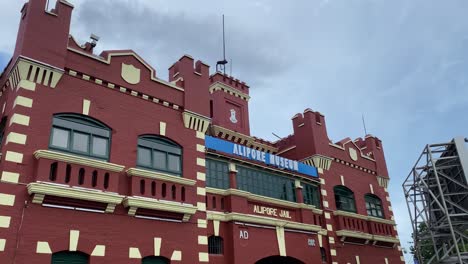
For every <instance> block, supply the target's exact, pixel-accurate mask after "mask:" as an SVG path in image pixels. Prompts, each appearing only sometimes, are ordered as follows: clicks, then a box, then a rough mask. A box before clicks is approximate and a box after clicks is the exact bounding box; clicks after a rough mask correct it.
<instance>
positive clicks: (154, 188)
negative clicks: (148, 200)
mask: <svg viewBox="0 0 468 264" xmlns="http://www.w3.org/2000/svg"><path fill="white" fill-rule="evenodd" d="M151 195H153V196H156V182H154V181H153V182H152V183H151Z"/></svg>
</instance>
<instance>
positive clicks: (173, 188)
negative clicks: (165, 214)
mask: <svg viewBox="0 0 468 264" xmlns="http://www.w3.org/2000/svg"><path fill="white" fill-rule="evenodd" d="M171 193H172V200H175V199H176V187H175V185H172V188H171Z"/></svg>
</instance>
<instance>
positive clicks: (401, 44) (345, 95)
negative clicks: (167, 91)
mask: <svg viewBox="0 0 468 264" xmlns="http://www.w3.org/2000/svg"><path fill="white" fill-rule="evenodd" d="M70 1H71V2H72V3H73V4H74V5H75V7H76V8H75V13H74V17H73V22H72V34H73V35H74V36H75V37H76V38H77V39H78V40H80V41H86V40H87V39H88V37H89V34H90V33H95V34H97V35H99V36H100V37H101V40H100V41H99V44H98V45H99V46H98V48H99V49H129V48H130V49H134V50H135V51H137V52H138V53H139V54H140V55H141V56H142V57H144V58H145V59H146V60H147V61H149V62H150V63H151V64H152V65H153V67H154V68H156V70H157V72H158V76H159V77H162V78H164V79H166V78H167V68H168V67H169V66H170V65H171V64H172V63H173V62H175V61H176V60H177V59H178V58H179V57H180V56H181V55H183V54H190V55H192V56H193V57H194V58H196V59H201V60H203V61H205V62H208V63H209V64H211V65H212V66H213V67H212V70H214V66H215V62H216V61H217V60H219V59H221V54H222V53H221V52H222V49H221V47H222V46H221V14H225V16H226V32H227V47H226V50H227V57H228V59H232V61H233V63H232V74H233V75H234V76H236V77H237V78H239V79H241V80H243V81H245V82H247V83H248V84H249V85H250V86H251V89H250V92H251V95H252V100H251V101H250V115H251V116H250V117H251V121H252V122H251V124H252V125H251V129H252V134H254V135H255V136H259V137H263V138H266V139H270V140H275V138H274V137H273V136H272V132H274V133H276V134H278V135H281V136H286V135H288V134H290V133H291V132H292V129H291V117H292V116H293V115H294V114H295V113H297V112H302V111H303V110H304V109H305V108H308V107H310V108H312V109H313V110H318V111H320V112H322V113H324V114H325V116H326V118H327V127H328V133H329V136H330V138H331V139H332V140H333V141H339V140H340V139H342V138H345V137H351V138H356V137H362V136H363V135H364V131H363V125H362V120H361V117H362V115H364V116H365V121H366V126H367V130H368V132H369V133H371V134H374V135H376V136H378V137H380V138H381V139H382V140H383V144H384V148H385V151H386V158H387V162H388V165H389V170H390V176H391V178H392V180H391V187H390V194H391V198H392V201H393V208H394V211H395V215H396V220H397V223H398V230H399V233H400V237H401V239H402V244H403V246H404V247H406V248H408V247H409V244H408V241H409V240H410V237H409V235H410V233H411V227H410V223H409V220H408V216H407V209H406V204H405V202H404V198H403V195H402V188H401V184H402V182H403V180H404V178H405V177H406V176H407V175H408V173H409V170H410V169H411V167H412V165H413V163H414V162H415V160H416V158H417V157H418V155H419V154H420V152H421V151H422V148H423V147H424V145H425V144H427V143H437V142H446V141H449V140H450V139H451V138H453V137H454V136H457V135H462V136H468V133H467V128H468V125H467V124H468V115H467V114H466V113H468V79H467V78H468V72H467V71H468V19H466V14H467V13H468V1H465V0H445V1H438V0H411V1H408V0H313V1H311V0H296V1H281V0H268V1H266V0H249V1H247V0H242V1H222V0H206V1H192V0H172V1H167V0H166V1H163V0H146V1H145V0H112V1H111V0H100V1H93V0H70ZM23 2H25V1H24V0H22V1H20V0H15V1H6V0H2V8H1V11H0V25H2V26H1V29H2V38H1V39H0V68H2V69H3V66H4V65H5V64H6V62H7V61H8V60H9V58H10V56H11V53H12V51H13V45H14V43H15V38H16V30H17V26H18V21H19V11H20V8H21V5H22V3H23ZM97 2H99V5H98V4H97ZM228 71H230V69H229V68H228ZM278 109H281V111H277V110H278ZM407 260H410V257H409V256H407Z"/></svg>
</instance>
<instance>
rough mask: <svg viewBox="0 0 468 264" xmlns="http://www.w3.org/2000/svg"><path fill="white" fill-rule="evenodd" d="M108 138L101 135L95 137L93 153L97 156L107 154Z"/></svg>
mask: <svg viewBox="0 0 468 264" xmlns="http://www.w3.org/2000/svg"><path fill="white" fill-rule="evenodd" d="M108 142H109V141H108V140H107V139H105V138H101V137H93V154H94V155H97V156H106V155H107V148H108Z"/></svg>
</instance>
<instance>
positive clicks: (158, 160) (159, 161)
mask: <svg viewBox="0 0 468 264" xmlns="http://www.w3.org/2000/svg"><path fill="white" fill-rule="evenodd" d="M153 166H154V168H156V169H160V170H166V153H164V152H161V151H156V150H154V151H153Z"/></svg>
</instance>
